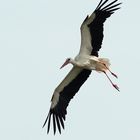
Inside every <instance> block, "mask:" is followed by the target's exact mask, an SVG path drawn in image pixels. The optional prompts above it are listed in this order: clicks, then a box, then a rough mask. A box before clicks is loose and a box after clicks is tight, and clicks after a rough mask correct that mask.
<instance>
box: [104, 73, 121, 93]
mask: <svg viewBox="0 0 140 140" xmlns="http://www.w3.org/2000/svg"><path fill="white" fill-rule="evenodd" d="M104 74H105V75H106V76H107V78H108V80H109V81H110V83H111V84H112V86H113V87H114V88H115V89H117V90H118V91H120V90H119V87H118V86H117V85H116V84H114V83H113V82H112V80H111V79H110V78H109V76H108V75H107V73H106V72H105V71H104Z"/></svg>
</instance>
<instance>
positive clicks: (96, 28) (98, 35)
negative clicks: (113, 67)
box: [88, 0, 121, 56]
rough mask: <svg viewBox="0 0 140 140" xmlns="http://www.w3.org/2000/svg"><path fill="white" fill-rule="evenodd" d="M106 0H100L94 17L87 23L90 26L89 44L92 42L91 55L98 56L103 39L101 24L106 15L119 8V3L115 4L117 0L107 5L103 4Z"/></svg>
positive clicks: (102, 24)
mask: <svg viewBox="0 0 140 140" xmlns="http://www.w3.org/2000/svg"><path fill="white" fill-rule="evenodd" d="M107 1H108V0H105V1H104V2H103V1H100V2H101V3H100V5H99V6H98V7H97V8H96V10H95V11H94V13H95V18H94V20H93V21H92V22H91V23H90V24H89V25H88V27H89V28H90V33H91V38H92V39H91V44H92V47H93V49H92V52H91V55H95V56H98V51H99V50H100V48H101V45H102V41H103V37H104V35H103V30H104V29H103V26H104V22H105V21H106V19H107V18H108V17H110V16H111V15H112V14H113V13H114V11H116V10H118V9H120V8H119V7H117V6H119V5H120V4H121V3H117V4H115V3H116V2H117V1H118V0H115V1H113V2H111V3H109V4H108V5H106V6H104V5H105V4H106V3H107ZM102 2H103V3H102Z"/></svg>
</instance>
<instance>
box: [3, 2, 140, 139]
mask: <svg viewBox="0 0 140 140" xmlns="http://www.w3.org/2000/svg"><path fill="white" fill-rule="evenodd" d="M121 2H123V4H122V5H121V7H122V8H121V10H119V11H117V12H116V13H115V14H114V15H112V16H111V18H109V19H108V20H107V21H106V23H105V30H104V35H105V37H104V41H103V46H102V49H101V50H100V56H101V57H107V58H109V59H110V60H111V63H112V65H111V69H112V71H114V72H116V73H117V74H118V77H119V78H118V79H115V78H113V77H112V80H113V81H114V82H115V83H117V84H118V85H119V87H120V90H121V92H118V91H117V90H115V89H114V88H113V87H112V86H111V84H110V83H109V81H108V80H107V78H106V77H105V75H104V74H99V73H97V72H93V73H92V74H91V76H90V77H89V79H88V80H87V82H86V83H85V84H84V85H83V86H82V88H81V89H80V91H79V92H78V93H77V94H76V96H75V97H74V99H73V100H71V102H70V104H69V107H68V114H67V118H66V122H65V131H62V134H61V135H59V133H56V135H55V136H54V135H53V133H52V131H51V132H50V134H49V135H47V133H46V130H47V128H44V129H42V125H43V123H44V120H45V118H46V116H47V113H48V110H49V108H50V99H51V96H52V94H53V90H54V89H55V87H56V86H57V85H58V84H59V83H60V82H61V80H62V79H63V78H64V77H65V75H66V74H67V73H68V72H69V70H70V69H71V67H72V66H71V65H69V66H67V67H66V68H64V69H62V70H60V69H59V67H60V66H61V64H62V63H63V61H64V60H65V59H66V58H67V57H75V56H76V55H77V53H78V51H79V47H80V25H81V23H82V22H83V20H84V19H85V17H86V16H87V14H91V13H92V12H93V11H94V9H95V7H96V6H97V4H98V3H99V0H82V1H81V0H69V1H66V0H59V1H56V0H24V1H23V0H4V1H2V0H1V1H0V139H1V140H66V139H67V140H71V139H79V140H85V139H95V140H132V139H133V140H140V74H139V72H140V56H139V52H140V43H139V35H140V34H139V32H140V27H139V25H140V16H139V13H140V8H139V5H140V1H138V0H133V1H132V0H129V1H128V0H121Z"/></svg>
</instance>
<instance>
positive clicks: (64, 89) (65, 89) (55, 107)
mask: <svg viewBox="0 0 140 140" xmlns="http://www.w3.org/2000/svg"><path fill="white" fill-rule="evenodd" d="M90 73H91V71H90V70H85V69H81V68H78V67H74V68H72V70H71V71H70V72H69V74H68V75H67V76H66V78H65V79H64V80H63V81H62V82H61V83H60V85H59V86H58V87H57V88H56V89H55V91H54V94H53V97H52V100H51V102H52V103H51V108H50V111H49V114H48V116H47V118H46V120H45V123H44V125H43V127H44V126H45V124H46V123H47V122H48V130H47V133H49V130H50V124H51V120H53V130H54V134H55V133H56V129H57V128H58V130H59V133H61V128H63V129H64V120H65V116H66V114H67V110H66V109H67V106H68V104H69V102H70V100H71V99H72V98H73V96H74V95H75V94H76V93H77V92H78V90H79V89H80V87H81V86H82V85H83V83H84V82H85V81H86V80H87V78H88V77H89V75H90Z"/></svg>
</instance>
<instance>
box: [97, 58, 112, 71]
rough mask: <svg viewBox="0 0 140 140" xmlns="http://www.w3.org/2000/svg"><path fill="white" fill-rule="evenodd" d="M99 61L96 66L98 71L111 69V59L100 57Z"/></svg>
mask: <svg viewBox="0 0 140 140" xmlns="http://www.w3.org/2000/svg"><path fill="white" fill-rule="evenodd" d="M98 61H99V62H100V63H98V65H97V66H96V70H97V71H98V72H101V71H107V70H109V66H110V62H109V59H107V58H98Z"/></svg>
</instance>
